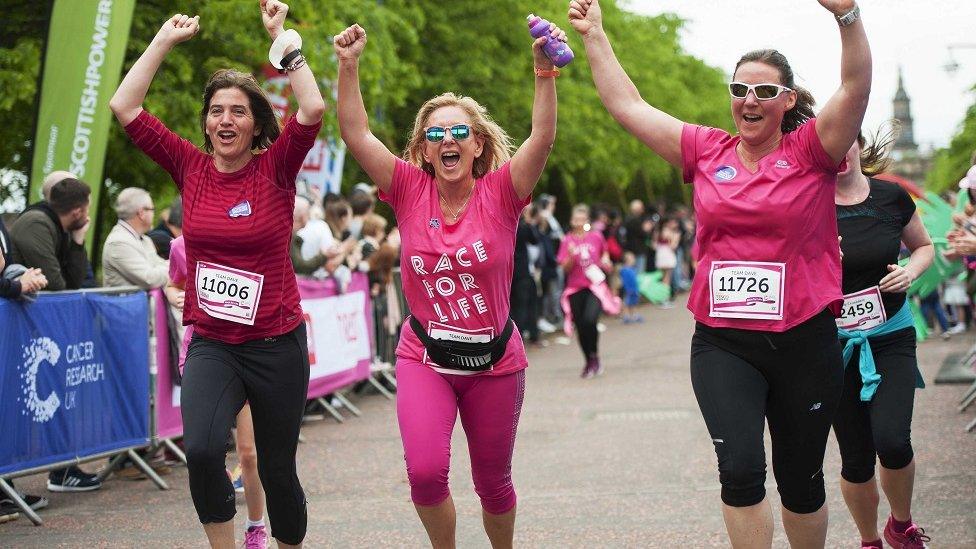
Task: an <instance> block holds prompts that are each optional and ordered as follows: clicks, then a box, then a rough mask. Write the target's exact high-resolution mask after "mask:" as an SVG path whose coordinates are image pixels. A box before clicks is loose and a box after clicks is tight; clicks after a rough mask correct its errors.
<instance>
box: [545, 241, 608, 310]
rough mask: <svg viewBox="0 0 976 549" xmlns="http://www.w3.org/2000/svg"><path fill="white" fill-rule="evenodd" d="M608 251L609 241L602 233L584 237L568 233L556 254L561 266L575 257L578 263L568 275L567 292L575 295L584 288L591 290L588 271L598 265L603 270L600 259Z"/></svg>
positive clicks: (591, 282)
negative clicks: (570, 257)
mask: <svg viewBox="0 0 976 549" xmlns="http://www.w3.org/2000/svg"><path fill="white" fill-rule="evenodd" d="M606 251H607V241H606V240H605V239H604V238H603V235H602V234H600V231H592V230H591V231H587V232H585V233H583V235H582V236H576V235H575V234H573V233H566V236H565V237H563V240H562V243H560V244H559V253H558V254H556V261H558V262H559V263H560V264H562V263H563V262H565V261H566V259H568V258H569V256H570V255H573V256H574V258H575V259H576V261H574V262H573V267H572V268H571V269H570V270H569V272H568V273H566V291H567V292H568V293H570V294H574V293H576V292H577V291H579V290H582V289H583V288H589V287H590V285H591V284H593V281H591V280H590V279H589V278H587V276H586V270H587V269H588V268H589V267H590V265H596V266H597V268H599V269H601V270H602V268H603V267H602V266H601V264H600V258H602V257H603V254H604V253H606Z"/></svg>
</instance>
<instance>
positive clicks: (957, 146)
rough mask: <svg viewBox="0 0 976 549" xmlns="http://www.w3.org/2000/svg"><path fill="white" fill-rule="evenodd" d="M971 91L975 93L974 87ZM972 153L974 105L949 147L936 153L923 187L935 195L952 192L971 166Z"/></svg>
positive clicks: (975, 138) (975, 142) (974, 145)
mask: <svg viewBox="0 0 976 549" xmlns="http://www.w3.org/2000/svg"><path fill="white" fill-rule="evenodd" d="M973 91H976V87H974V88H973ZM974 153H976V103H973V104H972V105H970V107H969V109H967V110H966V117H965V118H964V119H963V121H962V124H961V125H960V127H959V131H958V133H956V135H955V136H953V138H952V141H950V142H949V146H948V147H946V148H944V149H941V150H939V151H938V152H937V153H936V155H935V161H934V162H933V164H932V169H931V170H930V171H929V173H928V176H927V177H926V179H925V186H926V187H927V188H929V189H930V190H932V191H935V192H937V193H941V192H943V191H947V190H954V189H955V188H956V185H957V184H958V183H959V180H960V179H962V177H963V176H964V175H966V172H967V171H968V170H969V167H970V166H972V165H973V154H974Z"/></svg>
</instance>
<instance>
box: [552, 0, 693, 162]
mask: <svg viewBox="0 0 976 549" xmlns="http://www.w3.org/2000/svg"><path fill="white" fill-rule="evenodd" d="M569 22H570V24H572V25H573V28H574V29H576V31H577V32H579V34H580V35H581V36H582V37H583V44H584V45H585V46H586V58H587V60H589V62H590V70H591V71H592V73H593V82H594V83H595V84H596V89H597V91H598V92H599V93H600V100H601V101H603V105H604V106H605V107H606V108H607V111H609V112H610V115H611V116H613V118H614V120H616V121H617V122H618V123H619V124H620V125H621V126H623V127H624V129H626V130H627V131H628V132H630V133H631V134H632V135H633V136H634V137H636V138H637V139H640V140H641V142H642V143H644V144H645V145H647V146H648V147H649V148H650V149H651V150H653V151H654V152H655V153H657V155H658V156H660V157H661V158H663V159H664V160H666V161H668V163H670V164H671V165H673V166H676V167H678V168H680V167H681V129H682V127H683V125H684V123H683V122H682V121H680V120H678V119H677V118H675V117H673V116H671V115H670V114H667V113H666V112H664V111H661V110H658V109H656V108H654V107H652V106H651V105H649V104H648V103H647V102H646V101H644V99H643V98H641V95H640V92H639V91H638V90H637V86H635V85H634V82H633V81H631V79H630V77H629V76H627V73H626V72H624V69H623V67H621V66H620V61H618V60H617V56H616V55H614V53H613V47H612V46H611V45H610V40H609V39H608V38H607V35H606V33H605V32H604V30H603V17H602V14H601V13H600V2H599V0H572V2H570V4H569Z"/></svg>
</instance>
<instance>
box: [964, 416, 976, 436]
mask: <svg viewBox="0 0 976 549" xmlns="http://www.w3.org/2000/svg"><path fill="white" fill-rule="evenodd" d="M973 429H976V418H973V420H972V421H970V422H969V425H967V426H966V432H967V433H969V432H972V430H973Z"/></svg>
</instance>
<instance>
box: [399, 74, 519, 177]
mask: <svg viewBox="0 0 976 549" xmlns="http://www.w3.org/2000/svg"><path fill="white" fill-rule="evenodd" d="M441 107H458V108H459V109H461V110H463V111H464V112H465V113H467V115H468V117H470V118H471V130H472V131H473V132H474V133H475V135H477V136H479V137H481V138H482V139H483V140H484V143H485V146H484V149H483V150H482V151H481V156H479V157H478V158H475V159H474V165H473V166H472V167H471V175H473V176H474V178H475V179H478V178H480V177H484V176H485V174H487V173H488V172H490V171H493V170H497V169H498V168H500V167H501V166H502V164H504V163H505V162H508V161H509V160H510V159H511V158H512V152H513V151H514V149H515V146H514V145H513V144H512V138H511V137H509V136H508V134H507V133H505V130H503V129H502V128H501V126H499V125H498V123H497V122H495V121H494V120H492V118H491V116H489V115H488V110H487V109H485V107H483V106H482V105H481V104H479V103H478V102H477V101H475V100H474V99H472V98H470V97H465V96H463V95H455V94H454V93H451V92H447V93H443V94H441V95H438V96H437V97H434V98H432V99H429V100H427V102H426V103H424V105H423V106H422V107H420V111H419V112H418V113H417V118H416V119H415V120H414V122H413V132H412V133H411V135H410V141H409V142H407V146H406V148H405V149H404V150H403V159H404V160H405V161H407V162H409V163H410V164H413V165H414V166H417V167H418V168H420V169H422V170H424V171H425V172H427V173H428V174H430V175H431V176H433V175H434V166H433V165H432V164H431V163H430V162H427V161H426V160H424V145H425V142H426V140H427V137H426V135H425V133H426V129H427V122H428V120H429V119H430V115H431V114H433V112H434V111H436V110H437V109H439V108H441Z"/></svg>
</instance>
